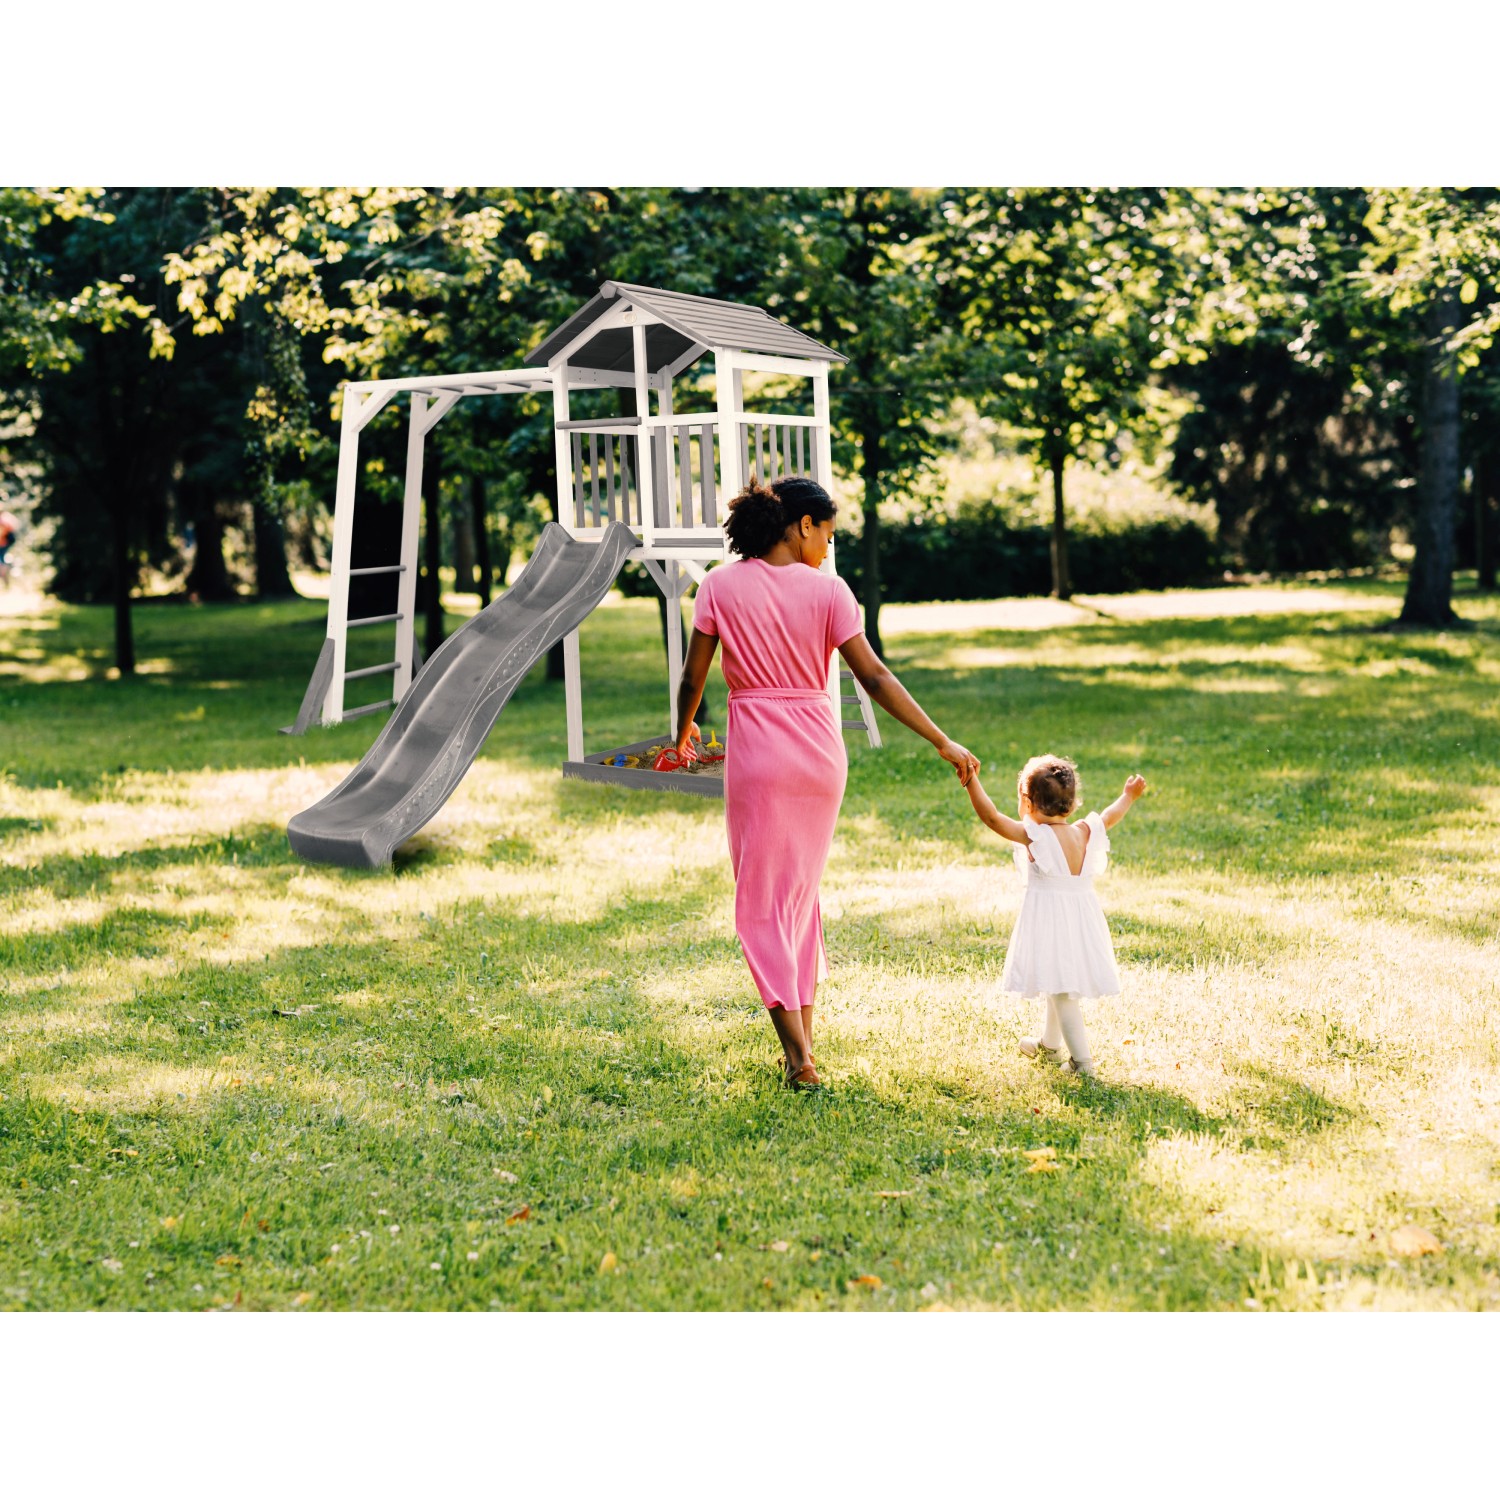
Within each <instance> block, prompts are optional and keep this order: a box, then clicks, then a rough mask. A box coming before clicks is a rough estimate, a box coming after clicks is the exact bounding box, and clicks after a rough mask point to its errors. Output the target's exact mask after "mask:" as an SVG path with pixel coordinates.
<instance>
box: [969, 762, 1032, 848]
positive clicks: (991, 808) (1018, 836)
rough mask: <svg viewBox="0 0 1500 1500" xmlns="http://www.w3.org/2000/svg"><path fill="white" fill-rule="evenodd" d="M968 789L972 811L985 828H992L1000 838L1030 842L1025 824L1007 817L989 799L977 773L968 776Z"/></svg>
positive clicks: (1013, 841) (1016, 842)
mask: <svg viewBox="0 0 1500 1500" xmlns="http://www.w3.org/2000/svg"><path fill="white" fill-rule="evenodd" d="M968 791H969V801H970V802H972V803H973V804H974V811H975V812H977V813H978V814H979V821H980V822H981V823H983V824H984V826H985V827H986V828H991V829H993V830H994V831H995V832H996V833H998V834H999V835H1000V837H1001V838H1003V839H1009V840H1010V841H1011V843H1013V844H1030V843H1031V835H1030V834H1029V833H1027V832H1026V827H1025V825H1024V824H1023V823H1018V822H1017V821H1016V820H1015V819H1014V818H1007V817H1006V816H1005V814H1004V813H1003V812H1001V811H1000V809H999V808H998V807H996V806H995V804H994V803H993V802H991V801H990V798H989V793H988V792H986V791H985V789H984V788H983V787H982V786H981V785H980V784H979V777H978V775H977V774H976V775H974V776H971V777H969V780H968Z"/></svg>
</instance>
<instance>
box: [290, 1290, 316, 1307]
mask: <svg viewBox="0 0 1500 1500" xmlns="http://www.w3.org/2000/svg"><path fill="white" fill-rule="evenodd" d="M311 1301H312V1293H311V1292H298V1293H297V1295H296V1296H295V1297H293V1298H292V1306H293V1307H306V1306H307V1304H308V1303H309V1302H311Z"/></svg>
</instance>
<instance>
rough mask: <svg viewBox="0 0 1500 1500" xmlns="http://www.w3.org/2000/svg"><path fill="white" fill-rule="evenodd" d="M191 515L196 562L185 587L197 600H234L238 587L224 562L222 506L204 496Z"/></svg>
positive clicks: (191, 510)
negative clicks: (220, 511) (235, 586)
mask: <svg viewBox="0 0 1500 1500" xmlns="http://www.w3.org/2000/svg"><path fill="white" fill-rule="evenodd" d="M188 513H189V516H190V517H191V519H192V523H193V561H192V566H191V567H189V569H188V575H187V578H186V579H184V581H183V588H185V589H186V590H187V592H188V593H189V594H191V595H192V596H193V597H194V598H195V599H203V600H207V601H209V602H211V603H216V604H221V603H223V602H224V601H225V600H226V599H233V598H234V596H235V593H234V584H233V583H232V582H231V581H230V578H229V568H228V566H227V565H226V564H225V562H224V518H223V517H222V516H221V515H220V514H219V507H218V506H217V505H216V504H215V503H214V501H213V500H212V499H210V498H208V497H207V496H204V497H203V498H202V499H200V501H199V502H198V503H197V504H196V505H193V506H191V507H190V508H189V512H188Z"/></svg>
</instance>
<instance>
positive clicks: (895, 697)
mask: <svg viewBox="0 0 1500 1500" xmlns="http://www.w3.org/2000/svg"><path fill="white" fill-rule="evenodd" d="M839 655H840V656H842V657H843V658H844V660H845V661H846V662H847V663H848V664H849V670H850V671H851V672H853V673H854V677H855V680H856V681H857V682H858V683H859V685H860V686H861V687H862V688H863V689H864V690H865V691H866V692H867V693H868V694H869V695H870V697H871V698H872V699H874V701H875V702H876V703H878V704H879V705H880V706H881V707H882V708H883V709H884V710H885V711H886V712H887V713H888V714H889V715H890V716H891V717H892V718H893V719H895V720H896V721H897V722H898V723H901V724H905V725H906V727H907V728H908V729H910V730H911V731H912V733H914V734H919V735H921V736H922V738H923V739H924V740H926V741H927V742H928V743H929V744H930V745H932V747H933V748H934V749H935V750H936V751H937V753H938V754H939V755H941V756H942V757H943V759H944V760H946V761H947V762H948V763H949V764H950V765H952V766H954V767H955V768H956V769H957V771H958V779H959V780H960V781H961V782H963V784H964V785H965V786H967V785H968V784H969V779H970V777H972V776H973V775H974V773H975V772H976V771H978V770H979V760H978V757H976V756H974V755H971V754H970V753H969V752H968V751H967V750H965V749H964V747H963V746H962V745H960V744H959V743H958V742H957V741H956V740H950V739H949V738H948V736H947V735H946V734H944V733H943V731H942V730H941V729H939V728H938V727H937V725H936V724H934V723H933V722H932V720H931V719H929V718H928V717H927V715H926V713H924V712H923V710H922V705H921V704H920V703H918V702H917V700H916V699H915V698H913V697H912V695H911V694H910V693H909V692H907V690H906V689H905V688H904V687H902V685H901V681H900V679H899V678H898V677H897V676H896V674H895V673H894V672H893V671H891V669H890V668H889V667H888V666H886V664H885V663H884V662H883V661H881V659H880V658H879V657H878V656H876V654H875V652H874V650H873V649H872V648H871V646H870V643H869V641H867V640H866V639H865V637H864V633H863V631H861V632H860V634H859V635H854V636H850V637H849V639H848V640H847V641H845V642H844V644H843V645H842V646H840V647H839Z"/></svg>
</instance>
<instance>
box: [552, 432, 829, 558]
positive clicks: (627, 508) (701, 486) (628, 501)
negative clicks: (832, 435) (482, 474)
mask: <svg viewBox="0 0 1500 1500" xmlns="http://www.w3.org/2000/svg"><path fill="white" fill-rule="evenodd" d="M736 415H737V416H738V417H739V418H741V419H742V420H740V421H739V422H738V424H737V425H738V428H739V439H740V472H741V473H743V474H745V475H747V476H748V475H754V476H755V477H756V478H758V479H759V480H760V481H761V483H763V484H770V483H772V482H773V481H774V480H777V479H784V478H786V477H788V476H790V475H793V474H806V475H809V476H811V477H812V478H814V479H818V481H819V483H826V480H824V479H822V478H820V469H821V463H820V460H819V456H818V455H819V445H818V436H819V434H818V432H817V424H816V423H815V421H814V420H813V418H811V417H783V416H771V415H766V416H762V415H759V414H754V413H749V412H740V413H736ZM559 426H560V428H561V429H562V430H563V431H565V432H567V433H568V436H569V443H570V449H571V454H572V468H573V515H572V522H573V529H574V530H575V531H581V530H593V529H596V528H603V527H605V526H607V525H608V524H609V523H610V522H611V521H623V522H624V523H625V524H626V525H627V526H631V527H633V528H634V529H635V530H636V531H637V532H638V533H639V534H640V535H641V536H642V538H643V539H645V538H647V537H655V536H657V535H660V534H665V536H666V537H667V538H674V539H677V540H679V541H682V540H689V539H691V538H692V537H693V536H694V535H697V536H701V535H702V534H704V533H710V534H712V535H715V536H717V535H718V534H719V531H720V524H721V522H722V520H723V504H724V501H723V482H722V478H721V476H722V473H723V453H722V451H721V449H722V444H721V443H720V441H719V422H718V419H717V418H715V417H710V416H704V415H684V416H666V417H648V418H647V419H646V420H645V421H644V422H642V420H641V419H640V418H639V417H605V418H601V419H598V420H594V421H580V422H563V423H560V424H559ZM643 432H644V433H645V434H646V438H647V441H648V442H649V443H650V444H651V475H652V484H651V491H652V494H651V499H650V503H649V506H648V507H643V504H642V497H641V483H640V472H641V465H640V441H641V434H642V433H643Z"/></svg>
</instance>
